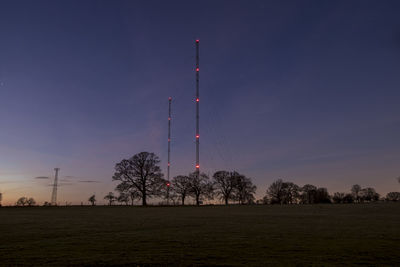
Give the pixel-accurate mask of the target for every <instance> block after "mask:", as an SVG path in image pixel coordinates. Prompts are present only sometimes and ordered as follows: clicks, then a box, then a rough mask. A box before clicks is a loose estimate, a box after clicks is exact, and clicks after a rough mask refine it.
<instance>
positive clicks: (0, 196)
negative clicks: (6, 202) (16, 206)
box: [0, 193, 3, 207]
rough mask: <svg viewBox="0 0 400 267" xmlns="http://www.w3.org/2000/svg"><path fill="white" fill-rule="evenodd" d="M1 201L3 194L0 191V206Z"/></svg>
mask: <svg viewBox="0 0 400 267" xmlns="http://www.w3.org/2000/svg"><path fill="white" fill-rule="evenodd" d="M1 201H3V194H2V193H0V207H1Z"/></svg>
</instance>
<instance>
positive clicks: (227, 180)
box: [213, 171, 239, 205]
mask: <svg viewBox="0 0 400 267" xmlns="http://www.w3.org/2000/svg"><path fill="white" fill-rule="evenodd" d="M237 176H239V173H237V172H227V171H217V172H216V173H214V175H213V178H214V185H215V190H216V193H217V195H219V196H220V197H221V199H223V200H224V202H225V205H228V203H229V199H232V198H233V192H234V190H235V186H236V181H237V178H236V177H237Z"/></svg>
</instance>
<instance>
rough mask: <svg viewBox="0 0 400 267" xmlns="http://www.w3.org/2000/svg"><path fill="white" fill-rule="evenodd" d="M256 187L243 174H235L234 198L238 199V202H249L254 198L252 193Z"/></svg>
mask: <svg viewBox="0 0 400 267" xmlns="http://www.w3.org/2000/svg"><path fill="white" fill-rule="evenodd" d="M256 190H257V187H256V186H255V185H253V183H252V181H251V179H250V178H247V177H246V176H244V175H237V176H236V183H235V190H234V193H233V194H234V199H235V200H237V201H239V204H250V203H253V202H254V200H255V197H254V194H255V193H256Z"/></svg>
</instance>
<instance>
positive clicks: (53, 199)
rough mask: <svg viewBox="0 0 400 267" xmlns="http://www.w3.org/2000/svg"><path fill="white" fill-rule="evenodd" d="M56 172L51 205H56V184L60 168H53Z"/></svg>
mask: <svg viewBox="0 0 400 267" xmlns="http://www.w3.org/2000/svg"><path fill="white" fill-rule="evenodd" d="M54 170H55V171H56V174H55V176H54V184H53V192H52V194H51V205H52V206H57V186H58V171H59V170H60V168H54Z"/></svg>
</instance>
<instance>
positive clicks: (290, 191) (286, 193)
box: [282, 182, 300, 204]
mask: <svg viewBox="0 0 400 267" xmlns="http://www.w3.org/2000/svg"><path fill="white" fill-rule="evenodd" d="M282 191H283V196H282V204H293V203H297V200H298V198H299V196H300V193H299V192H300V187H299V186H298V185H297V184H295V183H292V182H284V183H282Z"/></svg>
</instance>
